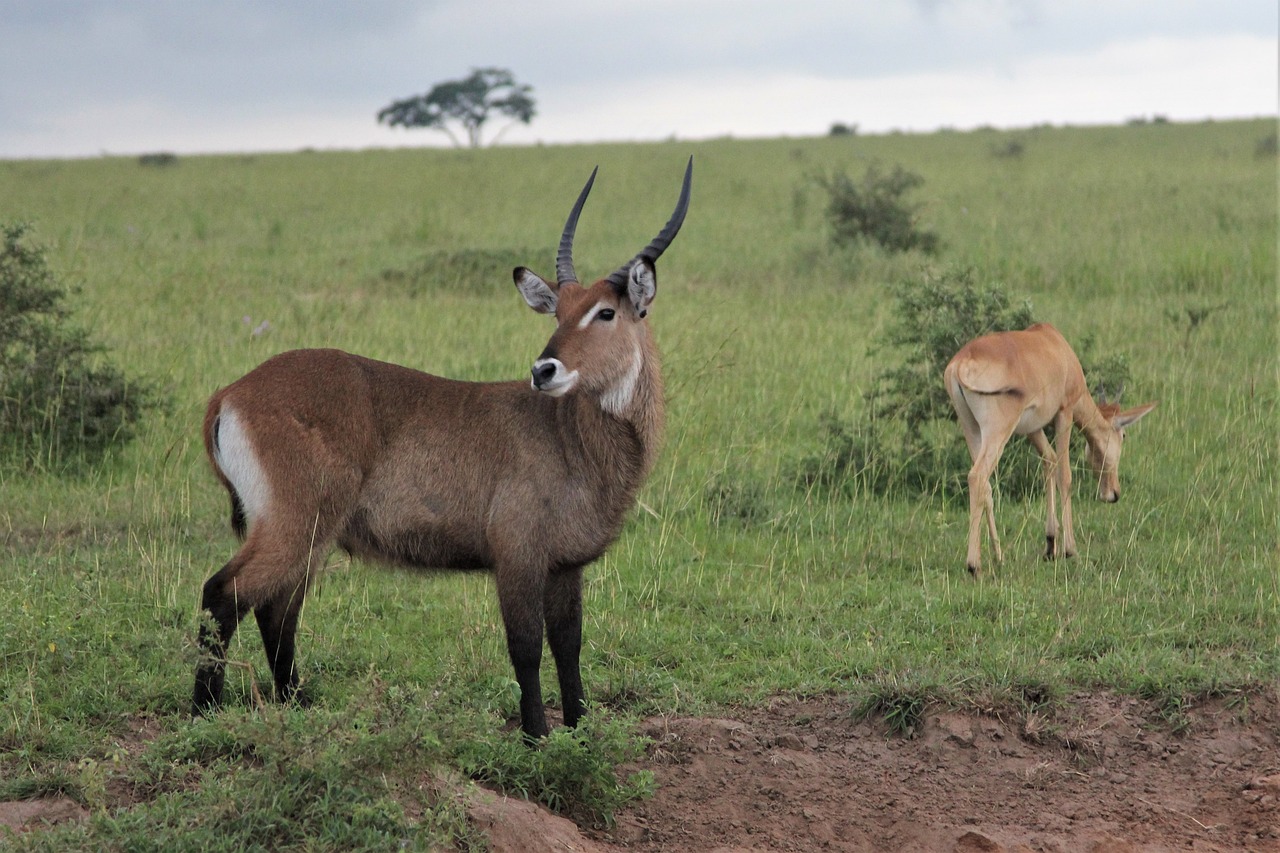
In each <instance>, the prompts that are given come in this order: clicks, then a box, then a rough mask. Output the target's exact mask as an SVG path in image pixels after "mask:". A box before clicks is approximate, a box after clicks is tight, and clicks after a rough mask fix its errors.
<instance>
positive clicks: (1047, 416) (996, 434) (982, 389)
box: [944, 323, 1156, 576]
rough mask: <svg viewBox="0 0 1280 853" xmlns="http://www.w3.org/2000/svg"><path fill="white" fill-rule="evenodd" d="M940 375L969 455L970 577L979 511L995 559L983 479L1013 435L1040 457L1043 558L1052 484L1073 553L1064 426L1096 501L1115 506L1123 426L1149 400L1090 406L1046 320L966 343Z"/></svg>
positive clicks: (1052, 521) (977, 557)
mask: <svg viewBox="0 0 1280 853" xmlns="http://www.w3.org/2000/svg"><path fill="white" fill-rule="evenodd" d="M944 378H945V380H946V383H947V393H948V394H949V395H950V396H951V404H952V405H953V406H954V407H955V410H956V415H958V416H959V418H960V427H961V429H963V430H964V440H965V441H966V442H967V443H968V445H969V454H970V455H971V456H972V457H973V468H972V469H970V471H969V557H968V563H969V571H970V572H972V573H973V574H974V575H975V576H976V575H978V574H979V573H980V572H981V570H982V562H981V553H980V543H979V538H980V535H981V532H982V518H983V516H984V515H985V516H986V519H987V531H988V533H989V534H990V535H991V544H992V547H993V548H994V549H995V552H996V561H997V562H999V561H1000V560H1001V559H1002V555H1001V552H1000V538H999V536H997V534H996V519H995V507H994V505H993V504H992V500H991V482H990V480H991V473H992V472H993V471H994V470H995V468H996V463H998V462H999V461H1000V455H1001V454H1002V453H1004V447H1005V445H1006V444H1007V443H1008V442H1009V439H1010V438H1011V437H1012V436H1013V435H1014V434H1015V433H1016V434H1018V435H1025V436H1026V437H1027V438H1028V439H1029V440H1030V441H1031V444H1032V445H1033V446H1034V447H1035V449H1036V451H1037V452H1038V453H1039V454H1040V458H1041V459H1042V460H1044V474H1045V487H1046V489H1047V490H1048V493H1049V500H1048V503H1049V512H1048V521H1046V522H1045V534H1044V535H1045V540H1046V548H1045V559H1047V560H1051V559H1053V558H1054V557H1055V556H1057V554H1058V549H1059V543H1058V521H1057V512H1056V511H1055V507H1054V489H1055V485H1056V487H1057V488H1058V489H1060V490H1061V491H1062V542H1061V553H1062V555H1063V556H1066V557H1073V556H1075V553H1076V539H1075V532H1074V531H1073V530H1072V526H1071V465H1070V462H1069V460H1068V458H1067V456H1068V451H1069V449H1070V442H1071V424H1072V423H1073V422H1074V423H1075V425H1076V426H1078V427H1080V429H1081V430H1083V432H1084V435H1085V439H1086V440H1087V442H1088V445H1089V451H1088V459H1089V467H1091V468H1092V469H1093V470H1094V472H1095V473H1096V474H1097V475H1098V497H1099V499H1101V500H1104V501H1106V502H1108V503H1115V502H1116V501H1118V500H1120V479H1119V473H1118V472H1119V465H1120V449H1121V446H1122V444H1123V442H1124V431H1125V427H1128V426H1130V425H1131V424H1133V423H1135V422H1137V421H1138V419H1139V418H1141V417H1142V416H1143V415H1145V414H1146V413H1147V412H1149V411H1151V410H1152V409H1154V408H1155V406H1156V404H1155V403H1147V404H1146V405H1142V406H1138V407H1137V408H1133V409H1129V410H1128V411H1124V412H1122V411H1120V407H1119V406H1118V405H1116V404H1114V403H1106V402H1104V403H1103V405H1102V406H1098V405H1096V404H1095V403H1094V402H1093V398H1092V397H1091V396H1089V391H1088V390H1087V389H1086V387H1085V382H1084V371H1083V370H1081V368H1080V360H1079V359H1078V358H1076V354H1075V353H1074V352H1073V351H1072V349H1071V346H1070V345H1069V344H1068V343H1067V341H1066V339H1065V338H1063V337H1062V335H1061V334H1060V333H1059V332H1058V330H1057V329H1055V328H1054V327H1053V326H1050V325H1049V324H1048V323H1037V324H1035V325H1034V326H1031V327H1030V328H1028V329H1025V330H1023V331H1020V332H996V333H995V334H990V335H983V336H982V337H980V338H977V339H975V340H972V341H970V342H969V343H967V344H965V345H964V346H963V347H961V348H960V351H959V352H958V353H956V354H955V357H954V358H952V359H951V363H950V364H948V365H947V369H946V372H945V374H944ZM1049 424H1053V431H1054V443H1055V444H1056V445H1057V448H1056V450H1055V449H1054V448H1053V447H1050V446H1049V442H1048V440H1047V439H1046V438H1045V435H1044V428H1045V427H1046V426H1048V425H1049Z"/></svg>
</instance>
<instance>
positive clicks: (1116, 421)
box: [1111, 403, 1156, 429]
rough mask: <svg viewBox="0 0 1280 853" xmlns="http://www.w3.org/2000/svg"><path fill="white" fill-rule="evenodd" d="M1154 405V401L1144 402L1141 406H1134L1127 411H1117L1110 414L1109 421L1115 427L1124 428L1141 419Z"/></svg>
mask: <svg viewBox="0 0 1280 853" xmlns="http://www.w3.org/2000/svg"><path fill="white" fill-rule="evenodd" d="M1155 407H1156V404H1155V403H1145V404H1143V405H1141V406H1135V407H1134V408H1132V409H1129V410H1127V411H1124V412H1118V413H1116V414H1115V415H1113V416H1112V418H1111V423H1112V424H1113V425H1114V426H1115V427H1116V429H1124V428H1125V427H1127V426H1132V425H1133V424H1136V423H1137V422H1138V421H1140V420H1142V416H1143V415H1145V414H1146V413H1147V412H1149V411H1151V410H1152V409H1154V408H1155Z"/></svg>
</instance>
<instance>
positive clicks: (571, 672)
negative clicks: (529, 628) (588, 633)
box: [544, 566, 584, 728]
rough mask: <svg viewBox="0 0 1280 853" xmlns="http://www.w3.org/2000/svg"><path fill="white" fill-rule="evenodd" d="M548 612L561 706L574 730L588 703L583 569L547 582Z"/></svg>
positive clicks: (560, 573) (556, 575)
mask: <svg viewBox="0 0 1280 853" xmlns="http://www.w3.org/2000/svg"><path fill="white" fill-rule="evenodd" d="M544 609H545V613H546V620H547V644H548V645H549V646H550V647H551V656H552V657H553V658H555V662H556V675H557V676H558V677H559V679H560V703H561V705H562V706H563V707H564V724H565V725H566V726H568V727H569V728H573V727H574V726H576V725H577V724H578V720H579V719H581V717H582V713H583V709H584V702H583V696H582V673H581V670H580V668H579V657H580V655H581V653H582V567H581V566H575V567H573V568H569V569H561V570H559V571H555V572H553V573H552V574H551V576H550V577H549V578H548V579H547V592H546V600H545V603H544Z"/></svg>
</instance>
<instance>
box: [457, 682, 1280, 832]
mask: <svg viewBox="0 0 1280 853" xmlns="http://www.w3.org/2000/svg"><path fill="white" fill-rule="evenodd" d="M1066 707H1067V709H1068V710H1066V711H1063V712H1059V713H1058V714H1056V715H1055V716H1054V718H1053V719H1045V718H1041V717H1032V718H1030V719H1019V720H1012V719H1003V718H1001V717H1000V716H998V715H986V714H961V713H954V712H949V711H936V712H933V713H929V714H927V715H926V716H925V718H924V724H923V725H922V727H921V730H920V731H919V732H917V733H916V734H915V736H914V737H912V738H902V737H898V736H895V735H891V734H889V733H887V732H886V730H885V728H884V726H883V724H882V723H877V722H869V721H862V722H856V721H854V720H853V718H852V715H851V713H850V707H849V705H848V703H847V702H845V701H841V700H839V699H836V698H830V699H819V700H796V701H790V700H776V701H774V702H772V703H771V704H770V705H769V706H768V707H765V708H760V709H752V710H746V711H743V713H741V714H740V715H737V716H735V718H733V719H696V718H687V717H686V718H680V717H677V718H654V719H650V720H648V721H647V722H646V724H645V729H646V733H647V734H648V735H649V736H650V737H651V738H653V740H654V745H653V747H652V748H651V750H650V754H649V759H648V761H647V763H646V765H645V766H647V767H649V768H650V769H652V770H653V771H654V773H655V774H656V776H657V781H658V791H657V794H656V795H655V796H654V798H653V799H651V800H649V801H647V802H644V803H641V804H639V805H637V806H635V807H633V808H632V809H630V810H629V811H627V812H626V813H624V814H622V815H620V816H619V818H618V822H617V825H616V826H615V827H614V828H613V829H612V830H611V831H607V832H600V831H588V832H587V833H585V834H583V835H578V834H576V833H574V834H572V835H571V836H569V837H568V838H565V837H563V836H561V835H558V834H557V833H556V832H555V830H554V829H553V828H547V829H546V831H545V835H543V836H542V837H544V838H546V839H547V841H548V844H547V845H546V846H545V847H543V846H534V845H533V843H532V842H531V839H534V838H538V837H539V830H538V829H537V828H535V827H534V826H531V825H530V824H529V823H526V822H524V821H522V820H520V819H518V818H515V819H505V820H502V821H501V823H502V824H503V827H502V830H501V831H500V832H491V833H490V838H491V840H492V841H493V844H494V849H495V850H501V851H512V853H514V851H532V850H561V851H566V850H571V851H579V853H619V851H638V853H657V851H688V853H748V852H750V853H756V852H757V851H759V853H763V851H841V853H852V851H858V853H861V851H919V853H924V852H925V851H928V852H929V853H934V851H938V852H939V853H951V852H952V851H956V853H979V851H993V852H994V853H1000V851H1009V853H1025V851H1049V852H1050V853H1058V851H1062V853H1066V852H1067V851H1081V853H1131V851H1134V852H1135V853H1136V851H1174V850H1177V851H1184V850H1192V851H1205V853H1208V851H1215V853H1216V852H1217V851H1260V852H1261V851H1280V695H1278V692H1277V691H1272V692H1270V693H1268V694H1266V695H1255V696H1250V697H1248V700H1247V702H1241V701H1240V700H1237V701H1234V702H1229V701H1221V700H1215V701H1213V702H1210V703H1206V704H1204V705H1201V706H1199V707H1196V708H1191V709H1188V710H1187V712H1186V716H1185V718H1184V720H1183V722H1184V724H1185V726H1184V727H1183V730H1182V731H1180V732H1179V731H1174V727H1172V726H1170V724H1169V723H1168V722H1167V721H1164V720H1161V719H1159V717H1158V716H1157V715H1156V714H1155V711H1154V709H1152V708H1151V707H1149V706H1148V705H1147V704H1145V703H1143V702H1140V701H1138V700H1135V699H1130V698H1124V697H1118V696H1113V695H1095V696H1077V697H1074V698H1073V699H1072V700H1071V701H1070V702H1068V703H1067V706H1066ZM524 805H527V804H524ZM473 814H474V813H473ZM504 817H511V818H514V815H511V816H504ZM570 826H571V825H570ZM560 828H562V829H563V828H564V827H563V825H561V826H560Z"/></svg>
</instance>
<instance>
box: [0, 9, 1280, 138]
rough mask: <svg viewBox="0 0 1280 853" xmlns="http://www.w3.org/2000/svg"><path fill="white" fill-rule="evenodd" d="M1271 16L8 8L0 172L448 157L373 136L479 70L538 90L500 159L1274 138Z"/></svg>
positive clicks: (1, 30) (1254, 12) (405, 133)
mask: <svg viewBox="0 0 1280 853" xmlns="http://www.w3.org/2000/svg"><path fill="white" fill-rule="evenodd" d="M1277 17H1278V14H1277V5H1276V3H1275V2H1274V0H362V2H356V0H352V2H337V0H274V1H273V0H226V2H218V0H97V2H94V0H0V158H6V159H11V158H28V157H80V156H97V155H100V154H104V153H108V154H136V153H144V152H155V151H173V152H178V153H196V152H232V151H272V150H297V149H301V148H320V149H327V148H364V147H370V146H400V145H448V144H450V142H449V139H448V138H447V137H446V136H445V135H443V134H440V133H437V132H434V131H429V130H404V129H392V128H387V127H384V126H381V125H379V124H377V121H376V114H377V112H378V110H379V109H381V108H382V107H384V106H386V105H387V104H389V103H390V102H391V101H393V100H396V99H398V98H403V97H408V96H411V95H415V94H420V93H425V92H426V91H428V90H429V89H430V88H431V86H432V85H433V84H435V83H437V82H440V81H442V80H449V79H456V78H460V77H464V76H466V75H467V74H468V73H469V72H470V70H471V69H472V68H473V67H477V66H500V67H505V68H509V69H511V70H512V71H513V72H514V73H515V75H516V77H517V78H518V79H519V80H520V81H521V82H524V83H528V84H530V85H532V86H533V89H534V91H533V96H534V99H535V100H536V102H537V115H536V117H535V118H534V120H533V123H532V124H531V125H529V126H523V125H521V126H516V127H514V128H511V129H510V130H508V131H507V132H506V134H505V136H504V137H503V141H504V142H505V143H512V144H529V143H534V142H539V141H543V142H548V143H557V142H579V141H583V142H586V141H598V140H655V139H668V138H671V137H673V136H675V137H679V138H682V139H701V138H707V137H716V136H734V137H739V138H745V137H760V136H810V135H820V134H824V133H826V132H827V130H828V129H829V128H830V127H831V125H832V124H833V123H835V122H842V123H846V124H856V125H857V126H858V128H859V131H860V132H882V131H888V130H894V129H899V130H933V129H936V128H938V127H953V128H957V129H966V128H972V127H976V126H980V125H995V126H998V127H1024V126H1029V125H1033V124H1039V123H1044V122H1048V123H1052V124H1118V123H1123V122H1124V121H1126V120H1127V119H1130V118H1134V117H1138V116H1147V117H1150V116H1153V115H1162V116H1165V117H1167V118H1169V119H1172V120H1175V121H1181V120H1198V119H1203V118H1218V119H1225V118H1234V117H1246V116H1261V115H1272V116H1274V115H1276V113H1277V98H1278V97H1280V96H1278V94H1277V63H1278V51H1277V35H1278V32H1277V28H1278V26H1280V25H1278V22H1277ZM498 129H500V125H495V126H494V127H492V128H491V129H490V131H489V135H490V136H491V135H492V134H493V133H494V132H496V131H497V130H498Z"/></svg>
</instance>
